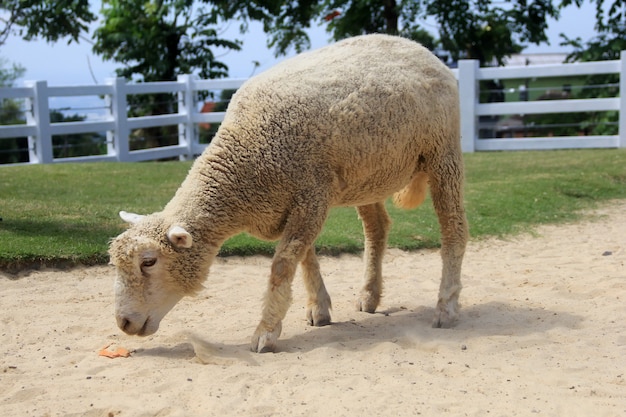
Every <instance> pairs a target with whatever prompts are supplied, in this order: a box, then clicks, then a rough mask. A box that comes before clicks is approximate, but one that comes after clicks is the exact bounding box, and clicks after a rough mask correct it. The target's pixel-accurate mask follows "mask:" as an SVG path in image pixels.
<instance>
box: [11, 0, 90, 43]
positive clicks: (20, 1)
mask: <svg viewBox="0 0 626 417" xmlns="http://www.w3.org/2000/svg"><path fill="white" fill-rule="evenodd" d="M0 12H1V13H0V45H2V44H3V43H4V42H5V41H6V39H7V37H8V36H9V35H11V34H16V35H18V36H21V37H23V38H24V39H26V40H31V39H35V38H37V37H42V38H44V39H45V40H46V41H48V42H56V41H58V40H59V39H61V38H63V37H65V36H69V41H68V42H72V41H75V42H78V38H79V36H80V35H81V34H82V33H83V32H86V31H87V29H88V24H89V23H90V22H93V21H94V20H96V16H95V15H94V14H93V13H91V11H90V10H89V1H88V0H56V1H52V0H44V1H35V0H3V1H2V2H0Z"/></svg>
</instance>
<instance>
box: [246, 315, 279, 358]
mask: <svg viewBox="0 0 626 417" xmlns="http://www.w3.org/2000/svg"><path fill="white" fill-rule="evenodd" d="M282 327H283V326H282V323H281V322H280V321H279V322H278V323H277V324H276V326H275V327H274V330H272V331H268V330H266V329H265V326H263V323H261V324H259V327H257V329H256V331H255V332H254V335H253V336H252V343H251V345H250V348H251V349H252V351H253V352H257V353H268V352H275V351H276V341H277V340H278V337H279V336H280V332H281V330H282Z"/></svg>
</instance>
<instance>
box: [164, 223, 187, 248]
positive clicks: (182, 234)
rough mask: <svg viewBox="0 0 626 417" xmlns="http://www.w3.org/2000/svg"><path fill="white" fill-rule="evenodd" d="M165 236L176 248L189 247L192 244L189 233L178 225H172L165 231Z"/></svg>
mask: <svg viewBox="0 0 626 417" xmlns="http://www.w3.org/2000/svg"><path fill="white" fill-rule="evenodd" d="M167 238H168V239H169V240H170V242H172V245H174V246H175V247H177V248H190V247H191V245H192V244H193V238H192V237H191V234H190V233H189V232H188V231H186V230H185V229H183V228H182V227H180V226H172V228H171V229H170V231H169V232H167Z"/></svg>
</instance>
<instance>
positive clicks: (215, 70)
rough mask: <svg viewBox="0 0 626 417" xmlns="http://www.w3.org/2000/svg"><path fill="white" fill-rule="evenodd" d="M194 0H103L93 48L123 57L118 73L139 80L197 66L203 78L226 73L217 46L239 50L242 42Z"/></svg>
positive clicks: (115, 58)
mask: <svg viewBox="0 0 626 417" xmlns="http://www.w3.org/2000/svg"><path fill="white" fill-rule="evenodd" d="M193 3H194V2H193V1H192V0H156V1H155V0H150V1H145V0H105V1H104V2H103V9H102V14H103V16H104V22H103V25H102V26H101V27H99V28H98V29H97V30H96V32H95V34H94V38H95V41H96V43H95V45H94V52H96V53H98V54H101V55H102V57H103V58H104V59H107V60H113V61H115V62H119V63H122V64H123V65H124V67H123V68H121V69H119V70H118V71H117V73H118V75H119V76H121V77H125V78H128V79H132V78H139V80H140V81H170V80H175V79H176V75H177V74H188V73H192V72H194V71H195V70H199V75H200V76H201V77H202V78H219V77H224V76H226V75H227V71H228V68H227V66H226V65H225V64H224V63H222V62H220V61H218V60H217V59H216V57H215V55H214V54H213V51H212V50H213V49H214V48H226V49H233V50H239V49H240V42H238V41H230V40H225V39H220V38H219V36H218V33H217V29H216V28H215V27H216V17H215V16H213V15H212V14H211V13H207V12H205V10H204V9H199V10H195V9H194V8H193Z"/></svg>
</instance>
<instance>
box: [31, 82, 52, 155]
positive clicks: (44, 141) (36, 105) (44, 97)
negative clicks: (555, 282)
mask: <svg viewBox="0 0 626 417" xmlns="http://www.w3.org/2000/svg"><path fill="white" fill-rule="evenodd" d="M25 85H26V86H27V87H31V88H32V89H33V98H32V99H27V107H30V109H31V110H30V111H29V112H26V123H28V124H29V125H34V126H35V129H36V132H37V133H35V136H34V137H33V136H29V137H28V156H29V160H30V162H31V163H39V164H49V163H52V162H54V154H53V152H52V135H51V133H50V108H49V105H48V83H47V82H46V81H28V82H26V83H25Z"/></svg>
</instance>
